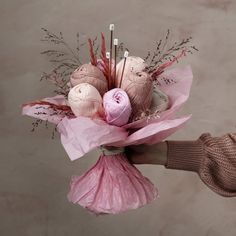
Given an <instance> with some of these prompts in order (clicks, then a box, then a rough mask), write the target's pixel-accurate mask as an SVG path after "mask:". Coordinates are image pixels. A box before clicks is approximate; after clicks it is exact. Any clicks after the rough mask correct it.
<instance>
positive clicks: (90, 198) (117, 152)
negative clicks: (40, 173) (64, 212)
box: [68, 147, 158, 214]
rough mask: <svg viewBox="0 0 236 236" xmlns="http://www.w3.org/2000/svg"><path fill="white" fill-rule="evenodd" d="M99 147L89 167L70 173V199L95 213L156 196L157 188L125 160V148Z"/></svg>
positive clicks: (131, 206)
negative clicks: (99, 151) (78, 172)
mask: <svg viewBox="0 0 236 236" xmlns="http://www.w3.org/2000/svg"><path fill="white" fill-rule="evenodd" d="M101 150H102V155H101V156H100V157H99V159H98V161H97V163H96V164H95V165H94V166H93V167H92V168H91V169H89V170H88V171H87V172H86V173H84V174H83V175H81V176H73V177H72V179H71V185H70V191H69V193H68V200H69V201H71V202H73V203H77V204H79V205H81V206H82V207H84V208H86V209H88V210H89V211H91V212H93V213H95V214H106V213H108V214H117V213H121V212H124V211H127V210H129V209H136V208H139V207H142V206H144V205H145V204H147V203H150V202H151V201H153V200H155V199H156V197H157V196H158V192H157V189H156V188H155V186H154V185H153V184H152V183H151V182H150V180H149V179H147V178H146V177H144V176H143V175H142V174H141V172H140V171H139V170H138V169H137V168H136V167H135V166H134V165H132V164H131V163H130V162H129V161H128V159H127V157H126V154H125V152H124V148H112V149H111V148H109V149H106V148H104V147H101Z"/></svg>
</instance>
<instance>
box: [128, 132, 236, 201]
mask: <svg viewBox="0 0 236 236" xmlns="http://www.w3.org/2000/svg"><path fill="white" fill-rule="evenodd" d="M128 156H129V157H130V160H131V162H132V163H134V164H160V165H164V166H165V167H166V168H169V169H178V170H187V171H193V172H196V173H198V174H199V176H200V178H201V179H202V181H203V182H204V183H205V184H206V185H207V186H208V187H209V188H211V189H212V190H213V191H215V192H216V193H218V194H220V195H222V196H226V197H233V196H236V134H226V135H224V136H222V137H217V138H214V137H211V136H210V134H203V135H201V137H200V138H199V139H198V140H196V141H167V142H162V143H159V144H156V145H152V146H149V145H140V146H137V147H135V146H132V147H130V148H128Z"/></svg>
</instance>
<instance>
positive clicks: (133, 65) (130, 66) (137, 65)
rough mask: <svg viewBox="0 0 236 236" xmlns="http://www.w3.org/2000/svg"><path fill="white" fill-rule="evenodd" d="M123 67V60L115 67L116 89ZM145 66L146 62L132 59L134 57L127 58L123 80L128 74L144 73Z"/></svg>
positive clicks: (136, 58) (140, 59) (138, 58)
mask: <svg viewBox="0 0 236 236" xmlns="http://www.w3.org/2000/svg"><path fill="white" fill-rule="evenodd" d="M123 65H124V59H122V60H121V61H120V62H119V63H118V64H117V66H116V87H118V86H119V84H120V79H121V75H122V70H123ZM146 66H147V64H146V62H145V61H144V60H143V59H142V58H140V57H134V56H130V57H127V58H126V63H125V69H124V73H123V79H124V78H125V77H126V75H127V74H129V73H139V72H142V71H144V69H145V67H146ZM123 79H122V81H123Z"/></svg>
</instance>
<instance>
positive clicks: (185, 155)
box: [166, 140, 204, 172]
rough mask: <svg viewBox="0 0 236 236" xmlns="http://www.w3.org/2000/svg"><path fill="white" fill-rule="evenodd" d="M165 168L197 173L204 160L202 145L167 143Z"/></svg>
mask: <svg viewBox="0 0 236 236" xmlns="http://www.w3.org/2000/svg"><path fill="white" fill-rule="evenodd" d="M167 145H168V151H167V163H166V168H168V169H178V170H187V171H194V172H199V168H200V164H201V162H202V160H203V158H204V149H203V144H202V142H201V141H200V140H197V141H167Z"/></svg>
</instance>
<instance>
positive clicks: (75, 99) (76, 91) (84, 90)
mask: <svg viewBox="0 0 236 236" xmlns="http://www.w3.org/2000/svg"><path fill="white" fill-rule="evenodd" d="M68 104H69V105H70V107H71V110H72V111H73V113H74V114H75V115H76V116H86V117H98V116H100V115H101V114H102V111H103V108H102V97H101V95H100V93H99V92H98V90H97V89H96V88H95V87H94V86H92V85H91V84H88V83H82V84H78V85H76V86H75V87H73V88H72V89H71V90H70V92H69V94H68Z"/></svg>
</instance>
